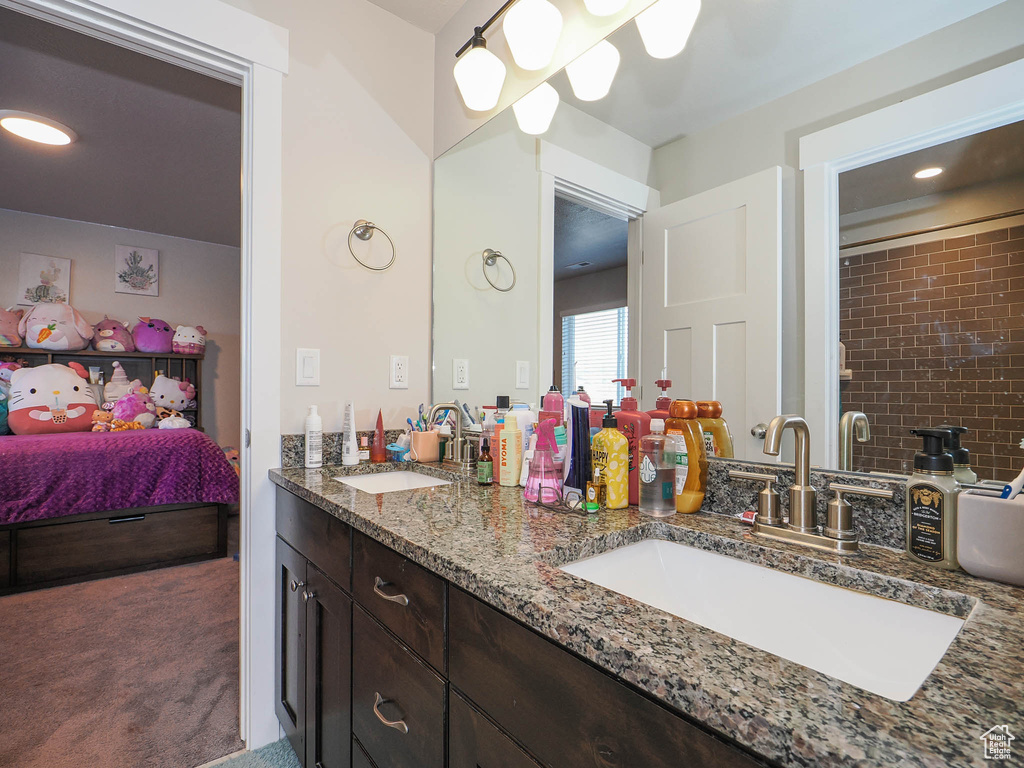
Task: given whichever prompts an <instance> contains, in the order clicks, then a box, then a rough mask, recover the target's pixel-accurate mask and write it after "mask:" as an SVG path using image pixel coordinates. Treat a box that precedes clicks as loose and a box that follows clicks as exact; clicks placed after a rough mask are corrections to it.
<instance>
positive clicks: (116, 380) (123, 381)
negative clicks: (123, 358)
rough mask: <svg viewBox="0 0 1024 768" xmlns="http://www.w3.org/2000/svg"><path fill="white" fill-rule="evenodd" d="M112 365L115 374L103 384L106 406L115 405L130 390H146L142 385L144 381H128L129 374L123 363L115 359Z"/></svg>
mask: <svg viewBox="0 0 1024 768" xmlns="http://www.w3.org/2000/svg"><path fill="white" fill-rule="evenodd" d="M112 365H113V368H114V374H113V375H112V376H111V377H110V381H108V382H107V383H106V384H104V385H103V404H104V407H106V406H107V405H108V404H109V405H113V404H114V403H116V402H117V401H118V400H120V399H121V398H122V397H124V396H125V395H127V394H128V391H129V390H135V391H136V392H145V391H146V388H145V387H144V386H142V382H141V381H140V380H139V379H132V380H131V381H128V374H127V373H125V372H124V368H122V367H121V363H119V362H118V361H117V360H115V361H114V362H113V364H112Z"/></svg>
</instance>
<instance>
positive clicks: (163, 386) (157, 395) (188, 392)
mask: <svg viewBox="0 0 1024 768" xmlns="http://www.w3.org/2000/svg"><path fill="white" fill-rule="evenodd" d="M149 396H150V397H151V398H153V403H154V404H155V405H156V406H157V407H158V408H170V409H171V410H172V411H181V410H184V409H185V408H192V407H193V406H194V405H195V396H196V388H195V387H194V386H192V384H190V383H189V382H188V381H178V379H172V378H169V377H167V376H164V375H163V374H158V375H157V377H156V378H155V379H153V386H152V387H150V388H149Z"/></svg>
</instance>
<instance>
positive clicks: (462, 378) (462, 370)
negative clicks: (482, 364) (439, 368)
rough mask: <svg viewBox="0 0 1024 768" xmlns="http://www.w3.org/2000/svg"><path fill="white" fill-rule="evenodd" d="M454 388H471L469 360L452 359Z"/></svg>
mask: <svg viewBox="0 0 1024 768" xmlns="http://www.w3.org/2000/svg"><path fill="white" fill-rule="evenodd" d="M452 389H469V360H461V359H459V358H453V359H452Z"/></svg>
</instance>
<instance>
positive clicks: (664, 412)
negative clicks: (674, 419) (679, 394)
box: [647, 372, 672, 421]
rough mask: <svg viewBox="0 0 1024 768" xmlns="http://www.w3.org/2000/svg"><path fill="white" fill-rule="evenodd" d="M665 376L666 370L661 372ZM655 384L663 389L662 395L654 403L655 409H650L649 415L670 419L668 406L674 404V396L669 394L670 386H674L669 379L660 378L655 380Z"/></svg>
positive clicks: (653, 417) (655, 417)
mask: <svg viewBox="0 0 1024 768" xmlns="http://www.w3.org/2000/svg"><path fill="white" fill-rule="evenodd" d="M661 375H662V376H664V375H665V374H664V372H663V373H662V374H661ZM654 384H655V386H657V387H658V388H660V389H661V396H660V397H659V398H658V401H657V402H656V403H655V404H654V410H653V411H648V412H647V415H648V416H650V417H651V418H652V419H661V420H662V421H668V419H669V413H668V407H669V406H670V405H672V398H671V397H669V396H668V388H669V387H671V386H672V382H671V381H670V380H669V379H658V380H657V381H656V382H654Z"/></svg>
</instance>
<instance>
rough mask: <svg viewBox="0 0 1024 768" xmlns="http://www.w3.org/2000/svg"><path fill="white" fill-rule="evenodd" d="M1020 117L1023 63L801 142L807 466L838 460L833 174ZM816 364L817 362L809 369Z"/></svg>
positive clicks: (835, 183)
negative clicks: (807, 428)
mask: <svg viewBox="0 0 1024 768" xmlns="http://www.w3.org/2000/svg"><path fill="white" fill-rule="evenodd" d="M1021 119H1024V59H1022V60H1018V61H1015V62H1012V63H1010V64H1005V65H1003V66H1001V67H996V68H995V69H991V70H989V71H988V72H984V73H982V74H980V75H975V76H974V77H969V78H965V79H964V80H960V81H959V82H956V83H953V84H951V85H947V86H945V87H942V88H938V89H936V90H933V91H929V92H928V93H925V94H922V95H920V96H917V97H915V98H912V99H907V100H906V101H903V102H900V103H898V104H893V105H891V106H889V107H885V108H883V109H880V110H877V111H875V112H871V113H869V114H866V115H862V116H860V117H856V118H854V119H852V120H847V121H846V122H843V123H839V124H837V125H833V126H830V127H829V128H825V129H823V130H821V131H817V132H816V133H812V134H808V135H806V136H803V137H801V139H800V170H802V171H803V174H804V297H805V299H804V361H805V371H804V402H805V416H806V418H807V422H808V425H809V426H810V430H811V434H812V436H813V439H812V440H811V461H812V463H814V464H817V465H820V466H826V467H834V466H837V465H838V456H839V435H838V432H839V427H838V425H839V405H840V403H839V400H840V398H839V344H838V341H839V304H838V300H833V297H838V295H839V174H840V173H842V172H844V171H849V170H852V169H854V168H860V167H862V166H865V165H870V164H871V163H877V162H879V161H881V160H888V159H890V158H893V157H899V156H900V155H905V154H907V153H909V152H914V151H917V150H919V149H926V148H928V147H933V146H935V145H937V144H943V143H945V142H948V141H954V140H956V139H960V138H963V137H965V136H970V135H972V134H975V133H979V132H981V131H987V130H990V129H992V128H998V127H1000V126H1003V125H1007V124H1008V123H1013V122H1016V121H1019V120H1021ZM814 361H821V362H820V363H814Z"/></svg>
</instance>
